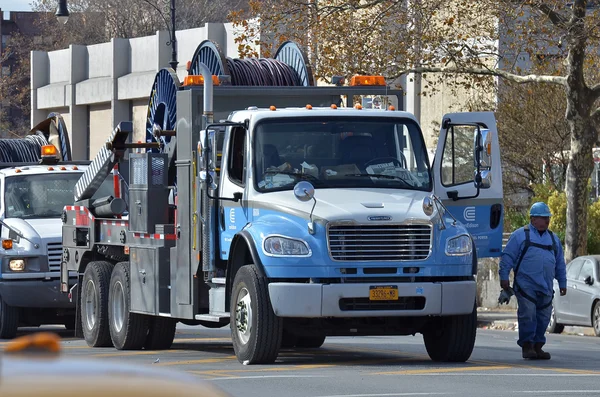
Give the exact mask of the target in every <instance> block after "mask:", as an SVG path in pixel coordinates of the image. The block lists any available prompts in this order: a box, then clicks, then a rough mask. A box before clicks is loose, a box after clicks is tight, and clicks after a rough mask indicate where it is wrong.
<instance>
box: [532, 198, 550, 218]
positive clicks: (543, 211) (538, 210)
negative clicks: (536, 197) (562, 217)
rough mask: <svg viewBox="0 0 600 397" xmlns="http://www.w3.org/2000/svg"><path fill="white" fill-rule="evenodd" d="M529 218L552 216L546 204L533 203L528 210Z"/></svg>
mask: <svg viewBox="0 0 600 397" xmlns="http://www.w3.org/2000/svg"><path fill="white" fill-rule="evenodd" d="M529 216H552V213H550V207H548V204H546V203H544V202H541V201H538V202H537V203H533V205H532V206H531V209H530V210H529Z"/></svg>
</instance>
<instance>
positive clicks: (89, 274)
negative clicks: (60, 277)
mask: <svg viewBox="0 0 600 397" xmlns="http://www.w3.org/2000/svg"><path fill="white" fill-rule="evenodd" d="M113 268H114V265H113V264H112V263H110V262H106V261H95V262H90V263H88V265H87V267H86V269H85V273H84V274H83V286H82V288H81V323H82V328H83V338H84V339H85V341H86V343H87V344H88V346H90V347H108V346H112V342H111V339H110V330H109V327H108V293H109V286H110V276H111V273H112V270H113Z"/></svg>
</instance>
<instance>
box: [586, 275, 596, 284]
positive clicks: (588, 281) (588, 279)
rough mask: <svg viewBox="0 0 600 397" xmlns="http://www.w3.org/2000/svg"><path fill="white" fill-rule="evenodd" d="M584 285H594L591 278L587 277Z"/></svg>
mask: <svg viewBox="0 0 600 397" xmlns="http://www.w3.org/2000/svg"><path fill="white" fill-rule="evenodd" d="M585 283H586V284H587V285H592V284H594V279H593V278H592V276H587V277H586V278H585Z"/></svg>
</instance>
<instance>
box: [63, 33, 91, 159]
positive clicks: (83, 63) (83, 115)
mask: <svg viewBox="0 0 600 397" xmlns="http://www.w3.org/2000/svg"><path fill="white" fill-rule="evenodd" d="M69 50H70V53H71V60H70V66H71V75H70V76H69V84H68V85H67V87H66V89H67V92H66V104H67V106H69V117H70V118H71V129H70V131H69V134H70V135H71V153H72V154H73V159H74V160H87V159H89V131H88V125H89V123H88V107H87V105H79V106H77V105H76V102H75V86H76V84H77V83H79V82H81V81H83V80H85V79H87V77H88V57H87V47H86V46H83V45H70V46H69Z"/></svg>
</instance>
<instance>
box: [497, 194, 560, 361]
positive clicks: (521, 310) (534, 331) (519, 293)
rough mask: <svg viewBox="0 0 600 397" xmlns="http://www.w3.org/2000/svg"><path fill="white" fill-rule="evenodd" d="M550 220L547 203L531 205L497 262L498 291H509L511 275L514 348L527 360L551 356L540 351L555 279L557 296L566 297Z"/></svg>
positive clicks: (548, 319) (558, 242)
mask: <svg viewBox="0 0 600 397" xmlns="http://www.w3.org/2000/svg"><path fill="white" fill-rule="evenodd" d="M551 216H552V214H551V213H550V208H549V207H548V205H547V204H546V203H543V202H537V203H534V204H533V205H532V206H531V208H530V210H529V219H530V223H529V224H528V225H525V226H524V227H521V228H519V229H517V230H515V231H514V232H513V233H512V234H511V235H510V238H509V239H508V242H507V243H506V247H505V248H504V251H503V252H502V257H501V259H500V267H499V275H500V287H501V288H502V289H503V290H504V291H510V290H511V288H510V282H509V274H510V271H511V270H512V271H513V274H514V284H513V290H514V294H515V296H516V297H517V305H518V309H517V318H518V324H519V339H518V341H517V344H518V345H519V346H520V347H521V349H522V351H523V358H528V359H544V360H549V359H550V353H547V352H545V351H544V350H542V346H544V344H546V335H545V333H546V329H547V328H548V323H549V322H550V316H551V314H552V304H553V302H552V301H553V298H554V279H556V280H557V281H558V287H559V289H560V295H561V296H564V295H566V294H567V270H566V264H565V259H564V255H563V249H562V246H561V244H560V240H559V239H558V237H556V236H555V235H554V233H552V231H550V230H549V229H548V226H549V225H550V217H551ZM511 292H512V291H511ZM509 294H510V293H509ZM509 296H510V295H509Z"/></svg>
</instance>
